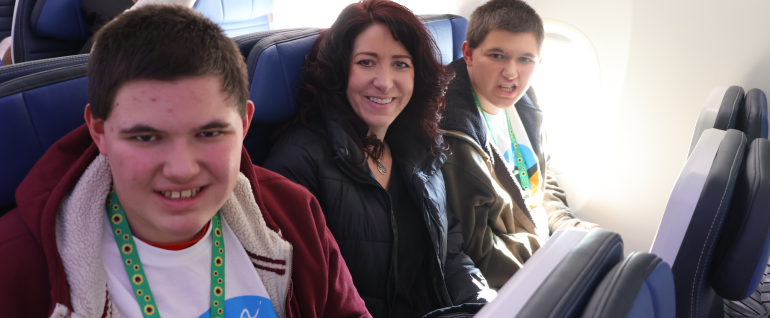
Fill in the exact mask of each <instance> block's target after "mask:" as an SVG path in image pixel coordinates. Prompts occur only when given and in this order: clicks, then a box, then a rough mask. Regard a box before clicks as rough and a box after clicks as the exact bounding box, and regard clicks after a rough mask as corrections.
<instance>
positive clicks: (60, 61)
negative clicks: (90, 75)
mask: <svg viewBox="0 0 770 318" xmlns="http://www.w3.org/2000/svg"><path fill="white" fill-rule="evenodd" d="M90 57H91V54H80V55H70V56H62V57H57V58H51V59H42V60H37V61H31V62H24V63H18V64H11V65H6V66H4V67H0V84H2V83H5V82H7V81H10V80H12V79H16V78H19V77H22V76H26V75H30V74H34V73H39V72H43V71H48V70H52V69H56V68H62V67H67V66H73V65H87V64H88V59H89V58H90Z"/></svg>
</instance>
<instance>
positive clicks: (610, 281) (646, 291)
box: [582, 252, 676, 318]
mask: <svg viewBox="0 0 770 318" xmlns="http://www.w3.org/2000/svg"><path fill="white" fill-rule="evenodd" d="M675 314H676V302H675V300H674V276H673V274H672V273H671V267H669V266H668V264H667V263H666V262H664V261H663V260H661V259H660V258H659V257H657V256H655V255H654V254H650V253H641V252H634V253H631V254H629V255H628V256H627V257H626V258H625V259H624V260H623V262H621V263H619V264H617V265H615V267H614V268H613V269H612V270H611V271H610V272H609V273H607V276H605V277H604V279H603V280H602V282H601V283H600V284H599V287H597V288H596V292H594V294H593V296H592V297H591V300H590V302H589V303H588V306H586V310H585V311H584V312H583V315H582V318H624V317H628V318H674V317H675Z"/></svg>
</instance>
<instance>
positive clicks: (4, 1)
mask: <svg viewBox="0 0 770 318" xmlns="http://www.w3.org/2000/svg"><path fill="white" fill-rule="evenodd" d="M14 6H16V0H0V40H2V39H4V38H6V37H9V36H11V25H13V8H14Z"/></svg>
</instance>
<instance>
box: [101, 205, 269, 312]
mask: <svg viewBox="0 0 770 318" xmlns="http://www.w3.org/2000/svg"><path fill="white" fill-rule="evenodd" d="M103 227H104V234H103V235H102V242H103V245H102V256H103V262H104V268H105V269H106V270H107V290H108V291H109V293H110V299H111V300H112V302H113V303H115V305H116V306H117V308H118V311H119V312H120V315H121V317H129V318H142V317H143V316H142V312H141V310H140V308H139V304H138V303H137V301H136V297H135V296H134V290H133V287H132V286H131V282H130V281H129V279H128V276H127V275H126V269H125V267H124V265H123V259H122V258H121V256H120V254H119V253H120V252H119V250H118V247H117V245H116V244H115V238H114V236H113V235H112V228H111V227H110V224H109V221H108V220H107V218H105V221H104V225H103ZM211 231H212V226H209V227H208V231H207V232H206V234H205V236H204V237H203V238H202V239H201V240H200V241H198V242H197V243H195V244H194V245H193V246H190V247H188V248H186V249H183V250H179V251H170V250H165V249H162V248H157V247H154V246H151V245H148V244H147V243H144V242H142V241H141V240H139V239H138V238H134V241H135V242H136V250H137V252H138V253H139V258H140V259H141V261H142V264H143V266H144V272H145V274H146V276H147V281H148V282H149V284H150V288H151V289H152V293H153V296H154V297H155V303H156V304H157V306H158V312H159V313H160V316H161V317H185V318H187V317H189V318H208V317H209V311H210V308H211V307H210V306H211V245H212V242H211ZM222 232H224V242H225V316H224V318H255V317H259V318H275V317H277V315H276V313H275V309H274V308H273V304H272V303H271V302H270V296H269V295H268V294H267V291H266V290H265V286H264V285H263V284H262V280H261V279H260V278H259V275H258V274H257V271H256V270H255V269H254V265H253V264H252V263H251V260H250V259H249V257H248V255H247V254H246V251H245V250H244V249H243V246H242V245H241V243H240V241H238V238H237V237H236V236H235V234H234V233H233V231H232V230H231V229H230V226H229V225H227V222H225V220H224V218H222Z"/></svg>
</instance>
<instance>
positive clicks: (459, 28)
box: [420, 14, 468, 65]
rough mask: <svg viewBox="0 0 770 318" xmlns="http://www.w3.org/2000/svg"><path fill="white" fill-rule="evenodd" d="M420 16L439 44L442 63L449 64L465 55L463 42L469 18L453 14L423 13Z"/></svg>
mask: <svg viewBox="0 0 770 318" xmlns="http://www.w3.org/2000/svg"><path fill="white" fill-rule="evenodd" d="M420 18H421V19H422V20H423V23H424V24H425V28H427V29H428V32H429V33H430V34H431V35H432V36H433V39H434V40H435V41H436V45H438V48H439V51H440V52H441V64H444V65H447V64H449V63H452V61H454V60H456V59H459V58H461V57H463V52H462V44H463V42H464V41H465V31H466V30H467V29H468V20H466V19H465V18H463V17H461V16H457V15H453V14H441V15H421V16H420Z"/></svg>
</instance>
